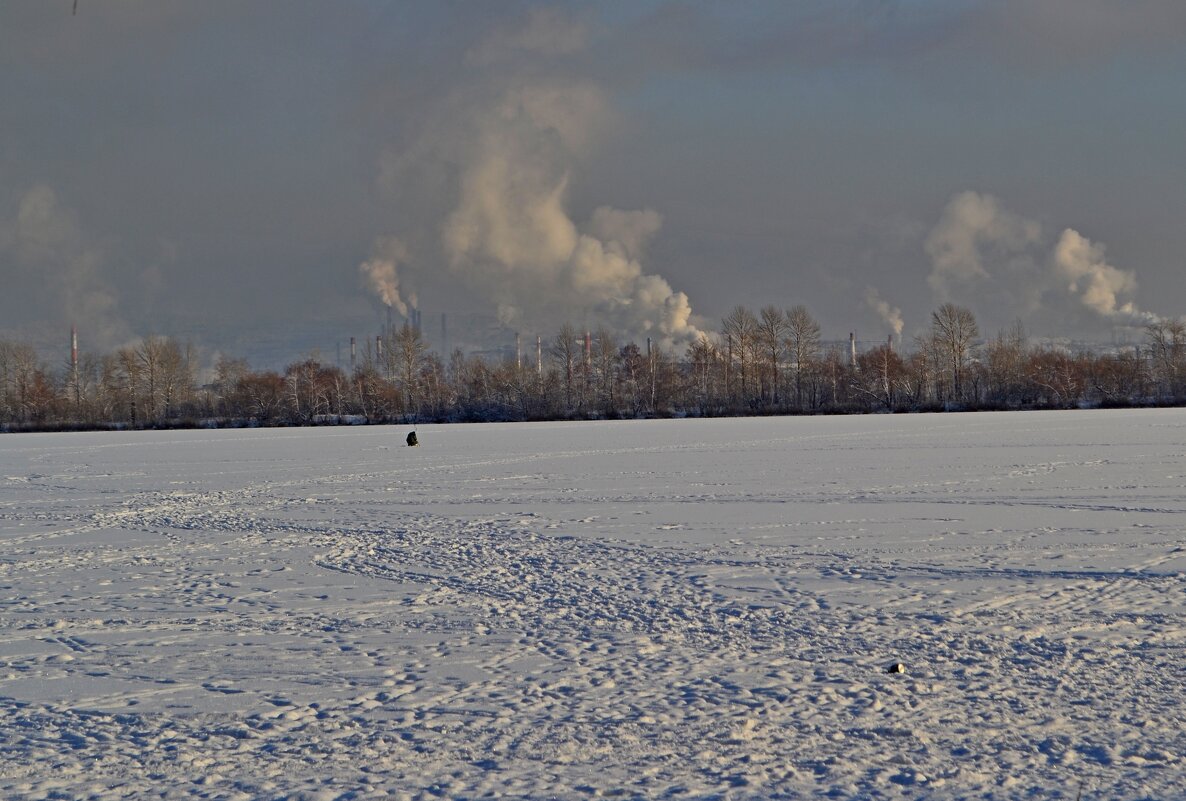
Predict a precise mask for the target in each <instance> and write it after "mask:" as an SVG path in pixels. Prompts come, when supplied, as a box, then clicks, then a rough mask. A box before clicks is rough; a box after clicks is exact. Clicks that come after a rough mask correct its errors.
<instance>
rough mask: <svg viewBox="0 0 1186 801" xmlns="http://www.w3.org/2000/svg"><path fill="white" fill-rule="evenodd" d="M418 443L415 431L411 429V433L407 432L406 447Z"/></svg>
mask: <svg viewBox="0 0 1186 801" xmlns="http://www.w3.org/2000/svg"><path fill="white" fill-rule="evenodd" d="M419 444H420V440H418V439H416V432H415V431H413V432H412V433H410V434H408V447H409V448H414V447H416V446H417V445H419Z"/></svg>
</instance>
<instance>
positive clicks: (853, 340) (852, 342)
mask: <svg viewBox="0 0 1186 801" xmlns="http://www.w3.org/2000/svg"><path fill="white" fill-rule="evenodd" d="M848 364H849V366H850V367H853V368H855V367H856V366H857V335H856V334H854V333H851V332H850V333H849V335H848Z"/></svg>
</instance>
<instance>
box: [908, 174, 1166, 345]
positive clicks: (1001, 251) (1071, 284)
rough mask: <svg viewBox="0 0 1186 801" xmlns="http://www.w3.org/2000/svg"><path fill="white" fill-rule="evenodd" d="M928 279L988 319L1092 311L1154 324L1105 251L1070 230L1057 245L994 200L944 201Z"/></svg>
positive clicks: (930, 243) (928, 246) (930, 244)
mask: <svg viewBox="0 0 1186 801" xmlns="http://www.w3.org/2000/svg"><path fill="white" fill-rule="evenodd" d="M924 249H925V250H926V253H927V255H928V256H930V259H931V272H930V274H929V275H928V277H927V282H928V284H929V285H930V286H931V289H932V290H933V291H934V292H935V295H936V296H937V298H938V299H940V300H943V301H949V300H951V301H957V302H963V303H968V302H973V303H974V305H976V306H978V307H980V308H981V309H982V310H985V311H988V312H989V313H990V314H993V313H996V312H998V311H999V310H1004V311H1005V312H1006V315H1007V316H1009V317H1011V318H1016V317H1017V316H1018V315H1020V316H1021V317H1023V318H1025V317H1028V318H1031V319H1032V318H1035V317H1038V316H1040V315H1046V316H1051V315H1053V316H1055V317H1057V318H1063V319H1064V320H1065V318H1067V317H1073V316H1080V317H1081V316H1082V313H1083V312H1084V311H1086V312H1089V313H1090V315H1091V316H1093V317H1094V318H1095V319H1097V320H1098V319H1100V318H1104V319H1107V320H1109V321H1111V322H1114V323H1117V324H1121V325H1144V324H1145V323H1147V322H1150V321H1153V320H1156V319H1158V318H1157V316H1156V315H1154V314H1151V313H1149V312H1144V311H1142V310H1140V309H1139V308H1137V306H1136V304H1135V303H1134V302H1133V301H1132V300H1131V299H1130V296H1131V295H1133V294H1135V292H1136V289H1137V280H1136V273H1135V272H1134V271H1131V270H1121V269H1119V268H1116V267H1113V266H1112V265H1110V264H1108V263H1107V261H1106V260H1105V258H1104V247H1103V245H1101V244H1097V243H1093V242H1092V241H1091V240H1089V239H1087V238H1086V237H1084V236H1083V235H1081V234H1080V233H1079V232H1078V231H1076V230H1074V229H1072V228H1067V229H1065V230H1064V231H1063V232H1062V234H1061V235H1060V236H1059V238H1058V240H1057V242H1054V243H1051V242H1050V241H1049V240H1048V239H1046V238H1045V237H1044V236H1043V234H1042V228H1041V226H1040V225H1039V224H1038V223H1037V222H1035V221H1033V220H1029V219H1026V218H1024V217H1021V216H1019V215H1017V214H1014V213H1012V212H1010V211H1008V210H1006V209H1005V208H1003V207H1002V205H1001V203H1000V201H999V200H997V199H996V198H995V197H993V196H992V195H983V194H978V193H976V192H961V193H959V194H957V195H955V196H954V197H952V198H951V200H950V201H949V202H948V203H947V206H946V207H945V208H944V210H943V213H942V215H941V216H940V219H939V222H938V223H937V224H936V225H935V227H934V228H933V229H932V230H931V232H930V234H929V235H928V236H927V238H926V241H925V243H924Z"/></svg>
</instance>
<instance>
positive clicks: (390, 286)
mask: <svg viewBox="0 0 1186 801" xmlns="http://www.w3.org/2000/svg"><path fill="white" fill-rule="evenodd" d="M407 262H408V249H407V248H406V247H405V246H404V244H403V242H401V241H400V240H399V239H397V238H396V237H394V236H383V237H379V238H378V239H376V240H375V243H374V245H373V246H372V247H371V257H370V259H368V260H367V261H364V262H363V263H362V264H360V265H358V272H359V274H360V275H362V278H363V280H364V281H365V282H366V286H367V289H369V290H370V291H371V292H374V293H375V294H376V295H377V296H378V297H379V300H381V301H382V302H383V305H384V306H387V307H388V308H393V309H395V310H396V311H398V312H399V313H400V314H402V315H403V316H404V317H407V316H408V304H409V303H411V305H412V306H413V308H414V307H415V306H416V296H415V293H408V297H407V300H406V301H405V299H404V297H402V296H401V295H400V274H399V273H400V265H406V264H407Z"/></svg>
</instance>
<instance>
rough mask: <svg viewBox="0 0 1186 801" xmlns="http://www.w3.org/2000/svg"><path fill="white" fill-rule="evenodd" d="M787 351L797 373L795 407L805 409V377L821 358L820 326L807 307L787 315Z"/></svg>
mask: <svg viewBox="0 0 1186 801" xmlns="http://www.w3.org/2000/svg"><path fill="white" fill-rule="evenodd" d="M786 323H787V329H786V330H787V333H786V342H785V345H786V349H787V356H788V358H789V359H790V363H791V364H790V366H791V369H792V370H794V371H795V405H796V406H797V407H799V408H803V386H804V380H803V379H804V377H805V376H806V375H808V373H809V372H810V370H811V368H812V365H813V364H814V363H815V361H816V360H817V359H818V358H819V349H820V324H819V323H818V322H816V320H815V318H814V317H812V316H811V313H810V312H809V311H807V307H806V306H793V307H792V308H790V309H788V310H787V314H786Z"/></svg>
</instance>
